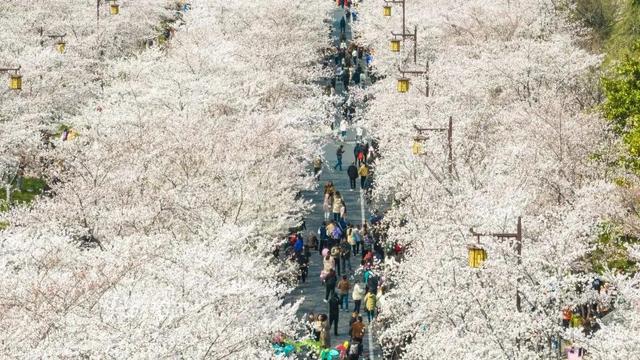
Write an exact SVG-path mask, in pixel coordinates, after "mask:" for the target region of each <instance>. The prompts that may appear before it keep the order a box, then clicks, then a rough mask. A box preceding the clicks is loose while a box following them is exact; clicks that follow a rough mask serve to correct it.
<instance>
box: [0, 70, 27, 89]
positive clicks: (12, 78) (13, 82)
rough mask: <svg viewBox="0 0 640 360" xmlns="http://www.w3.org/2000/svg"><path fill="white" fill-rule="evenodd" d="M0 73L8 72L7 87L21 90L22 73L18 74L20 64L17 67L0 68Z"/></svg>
mask: <svg viewBox="0 0 640 360" xmlns="http://www.w3.org/2000/svg"><path fill="white" fill-rule="evenodd" d="M0 73H10V74H9V89H11V90H22V75H20V66H18V67H17V68H0ZM11 73H12V74H11Z"/></svg>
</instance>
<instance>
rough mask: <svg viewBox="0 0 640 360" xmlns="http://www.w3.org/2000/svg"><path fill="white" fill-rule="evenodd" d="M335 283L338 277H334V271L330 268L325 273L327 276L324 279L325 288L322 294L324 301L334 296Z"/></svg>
mask: <svg viewBox="0 0 640 360" xmlns="http://www.w3.org/2000/svg"><path fill="white" fill-rule="evenodd" d="M337 283H338V278H337V277H336V272H335V271H334V270H333V269H331V270H330V271H329V273H328V274H327V277H326V278H325V279H324V286H325V290H326V291H325V294H324V302H327V301H328V300H329V298H330V297H332V296H335V294H336V284H337Z"/></svg>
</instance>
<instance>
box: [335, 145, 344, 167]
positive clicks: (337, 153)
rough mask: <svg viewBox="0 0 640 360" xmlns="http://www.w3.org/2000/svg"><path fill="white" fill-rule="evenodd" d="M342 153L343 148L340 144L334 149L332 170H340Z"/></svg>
mask: <svg viewBox="0 0 640 360" xmlns="http://www.w3.org/2000/svg"><path fill="white" fill-rule="evenodd" d="M342 154H344V148H343V147H342V145H340V146H338V149H337V150H336V160H337V161H336V166H334V167H333V169H334V170H340V171H342Z"/></svg>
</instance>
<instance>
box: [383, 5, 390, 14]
mask: <svg viewBox="0 0 640 360" xmlns="http://www.w3.org/2000/svg"><path fill="white" fill-rule="evenodd" d="M382 14H383V15H384V16H391V6H390V5H385V6H384V7H383V8H382Z"/></svg>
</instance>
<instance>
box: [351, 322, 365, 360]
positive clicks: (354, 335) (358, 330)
mask: <svg viewBox="0 0 640 360" xmlns="http://www.w3.org/2000/svg"><path fill="white" fill-rule="evenodd" d="M365 331H366V327H365V325H364V322H363V321H362V316H358V320H356V322H354V323H353V325H351V334H350V335H351V346H352V347H353V346H357V351H358V353H357V356H355V357H352V358H354V359H359V358H360V355H362V339H364V335H365ZM350 356H351V354H350Z"/></svg>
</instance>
